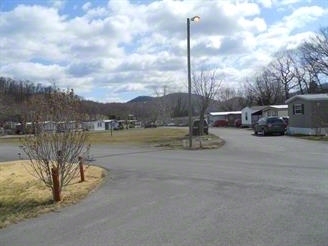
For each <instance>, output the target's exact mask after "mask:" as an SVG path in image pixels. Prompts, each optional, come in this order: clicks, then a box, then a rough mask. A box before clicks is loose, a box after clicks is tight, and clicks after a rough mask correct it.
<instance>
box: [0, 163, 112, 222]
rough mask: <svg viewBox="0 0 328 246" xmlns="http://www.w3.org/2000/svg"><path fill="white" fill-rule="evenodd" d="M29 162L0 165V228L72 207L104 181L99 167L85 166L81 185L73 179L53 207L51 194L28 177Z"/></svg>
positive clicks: (77, 179)
mask: <svg viewBox="0 0 328 246" xmlns="http://www.w3.org/2000/svg"><path fill="white" fill-rule="evenodd" d="M28 162H29V161H25V160H20V161H12V162H3V163H1V165H0V174H1V175H0V228H3V227H5V226H7V225H8V224H11V223H16V222H18V221H20V220H23V219H26V218H31V217H35V216H37V215H39V214H42V213H46V212H49V211H54V210H56V209H58V208H60V207H63V206H67V205H70V204H74V203H76V202H78V201H79V200H81V199H82V198H84V197H85V196H86V195H87V194H88V193H89V192H90V191H92V190H93V189H95V188H96V187H97V186H98V185H99V184H100V183H101V182H102V180H103V178H104V177H105V174H106V171H105V170H104V169H102V168H100V167H95V166H85V168H86V170H85V182H82V183H81V182H79V181H80V177H76V178H75V179H74V180H73V181H72V183H71V184H70V185H68V186H66V187H65V188H64V190H63V191H62V201H61V202H59V203H56V204H54V203H53V202H52V192H51V190H50V189H49V188H47V187H45V186H44V185H43V183H41V182H40V181H39V180H38V179H36V178H35V177H34V176H32V175H31V174H30V170H29V165H28Z"/></svg>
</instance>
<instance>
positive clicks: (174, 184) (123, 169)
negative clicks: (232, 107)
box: [0, 128, 328, 246]
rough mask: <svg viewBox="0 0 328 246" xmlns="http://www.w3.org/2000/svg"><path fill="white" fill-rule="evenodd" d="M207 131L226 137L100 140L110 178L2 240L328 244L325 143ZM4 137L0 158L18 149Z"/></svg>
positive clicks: (99, 157) (98, 151)
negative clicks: (111, 143) (189, 144)
mask: <svg viewBox="0 0 328 246" xmlns="http://www.w3.org/2000/svg"><path fill="white" fill-rule="evenodd" d="M210 132H212V133H215V134H218V135H219V136H221V137H222V138H223V139H225V141H226V144H225V145H224V146H223V147H222V148H220V149H218V150H202V151H186V150H185V151H183V150H162V149H156V148H154V149H152V148H151V149H142V148H132V147H128V148H118V147H116V148H114V147H108V146H97V147H95V148H94V149H93V155H94V156H95V158H96V164H98V165H101V166H104V167H106V168H109V169H110V170H111V173H110V176H109V178H108V179H107V181H106V182H105V183H104V185H103V186H102V187H101V188H100V189H98V190H97V191H95V192H93V193H92V194H91V195H90V196H89V197H88V198H86V199H84V200H83V201H82V202H80V203H79V204H76V205H74V206H71V207H68V208H64V209H61V210H59V211H58V212H54V213H49V214H46V215H42V216H40V217H38V218H34V219H30V220H26V221H23V222H21V223H18V224H16V225H12V226H9V227H7V228H5V229H3V230H0V245H1V246H2V245H3V246H5V245H8V246H9V245H10V246H14V245H17V246H18V245H19V246H20V245H31V246H41V245H67V246H68V245H72V246H73V245H80V246H90V245H106V246H108V245H115V246H118V245H122V246H123V245H124V246H129V245H131V246H136V245H137V246H139V245H155V246H159V245H166V246H168V245H176V246H184V245H186V246H193V245H195V246H200V245H213V246H214V245H215V246H218V245H229V246H241V245H242V246H254V245H257V246H260V245H263V246H273V245H276V246H282V245H283V246H295V245H297V246H309V245H311V246H316V245H317V246H326V245H328V243H327V242H328V163H327V160H328V144H327V143H322V142H310V141H306V140H302V139H296V138H292V137H288V136H268V137H267V136H265V137H262V136H259V137H257V136H253V135H252V134H251V132H250V131H248V130H245V129H225V128H220V129H213V128H211V129H210ZM2 147H3V146H0V159H1V157H2V156H5V157H6V158H7V159H8V158H9V157H10V156H14V154H13V155H9V154H8V153H7V154H6V155H4V153H3V148H2ZM8 148H9V147H8ZM12 148H13V147H12ZM6 151H7V152H8V151H9V149H6Z"/></svg>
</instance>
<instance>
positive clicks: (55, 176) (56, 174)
mask: <svg viewBox="0 0 328 246" xmlns="http://www.w3.org/2000/svg"><path fill="white" fill-rule="evenodd" d="M51 173H52V182H53V190H52V192H53V199H54V201H55V202H59V201H60V200H61V199H60V185H59V170H58V167H52V169H51Z"/></svg>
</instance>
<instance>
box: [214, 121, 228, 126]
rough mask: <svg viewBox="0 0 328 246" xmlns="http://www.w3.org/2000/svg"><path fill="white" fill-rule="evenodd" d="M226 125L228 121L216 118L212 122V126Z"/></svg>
mask: <svg viewBox="0 0 328 246" xmlns="http://www.w3.org/2000/svg"><path fill="white" fill-rule="evenodd" d="M226 126H228V121H227V120H216V121H215V122H214V123H213V127H226Z"/></svg>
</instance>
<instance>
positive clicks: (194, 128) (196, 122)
mask: <svg viewBox="0 0 328 246" xmlns="http://www.w3.org/2000/svg"><path fill="white" fill-rule="evenodd" d="M203 130H204V134H206V135H208V123H207V121H206V120H204V123H203ZM192 135H194V136H198V135H200V120H194V121H193V122H192Z"/></svg>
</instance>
